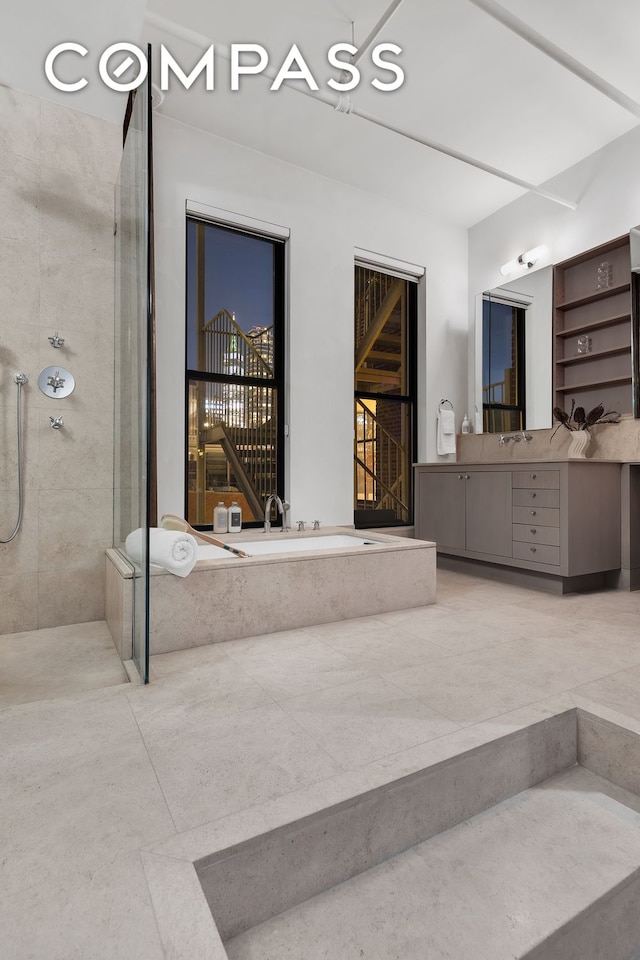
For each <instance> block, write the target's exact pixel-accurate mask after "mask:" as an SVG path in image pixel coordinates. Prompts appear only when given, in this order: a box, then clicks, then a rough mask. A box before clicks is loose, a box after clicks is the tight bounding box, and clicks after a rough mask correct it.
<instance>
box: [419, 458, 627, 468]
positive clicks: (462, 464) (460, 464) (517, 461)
mask: <svg viewBox="0 0 640 960" xmlns="http://www.w3.org/2000/svg"><path fill="white" fill-rule="evenodd" d="M636 462H638V461H633V460H632V461H629V460H606V459H605V458H604V457H599V458H598V459H597V460H592V459H591V458H590V457H586V458H585V457H527V458H526V459H524V458H523V457H511V458H510V459H508V460H451V461H449V462H448V463H440V462H438V463H414V467H441V468H442V469H443V470H446V469H449V470H464V469H466V468H467V467H493V466H495V467H504V466H510V467H525V468H526V467H528V466H531V465H535V466H541V465H543V464H547V465H548V466H550V467H551V466H553V465H554V464H557V463H619V464H623V463H636Z"/></svg>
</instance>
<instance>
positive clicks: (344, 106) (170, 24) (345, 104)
mask: <svg viewBox="0 0 640 960" xmlns="http://www.w3.org/2000/svg"><path fill="white" fill-rule="evenodd" d="M471 2H472V3H473V2H476V0H471ZM478 2H480V0H478ZM387 12H388V11H387ZM392 12H395V11H392ZM145 23H147V24H148V25H149V26H150V27H153V28H155V29H156V30H160V31H162V32H164V33H168V34H169V35H170V36H174V37H177V38H179V39H181V40H185V41H186V42H187V43H192V44H194V45H195V46H197V47H201V48H202V47H204V48H206V47H208V46H210V45H211V44H212V43H213V42H214V41H213V40H211V38H210V37H205V36H204V35H203V34H201V33H196V31H195V30H190V29H188V28H187V27H183V26H182V25H181V24H179V23H176V22H175V21H173V20H168V19H167V18H166V17H161V16H160V15H159V14H157V13H153V12H152V11H151V10H149V11H147V13H146V16H145ZM365 42H366V41H365ZM215 49H216V56H221V57H222V58H223V59H224V60H230V59H231V50H230V48H229V47H228V46H227V45H225V44H221V43H216V44H215ZM261 75H262V76H264V77H267V78H269V79H271V80H273V79H275V77H276V75H277V71H276V69H275V68H274V67H271V66H267V67H265V69H264V70H263V71H262V74H261ZM289 89H290V90H292V91H293V92H294V93H301V94H302V95H303V96H305V97H311V98H312V99H313V100H320V101H322V102H323V103H326V104H328V106H330V107H332V108H333V109H334V110H336V111H337V112H339V113H350V114H352V115H354V116H356V117H360V119H362V120H366V121H367V122H368V123H374V124H375V125H376V126H378V127H383V128H384V129H385V130H389V131H390V132H391V133H395V134H397V135H398V136H399V137H405V138H406V139H407V140H413V141H414V143H420V144H422V145H423V146H424V147H429V149H430V150H435V151H437V152H438V153H443V154H445V156H447V157H452V159H454V160H459V161H460V162H461V163H466V164H467V165H468V166H471V167H475V168H476V170H482V171H483V172H484V173H488V174H490V175H491V176H492V177H497V178H498V179H499V180H506V182H507V183H513V184H514V185H515V186H517V187H521V188H522V189H523V190H528V191H530V192H531V193H536V194H537V195H538V196H540V197H545V198H546V199H547V200H552V201H553V202H554V203H558V204H560V206H563V207H568V208H569V210H577V209H578V204H577V203H574V202H573V200H567V199H566V198H564V197H560V196H558V194H556V193H552V192H551V191H549V190H545V189H544V188H543V187H538V186H536V185H535V184H533V183H528V182H527V181H526V180H521V179H520V178H519V177H513V176H511V174H509V173H505V171H504V170H499V169H498V168H497V167H492V166H490V165H489V164H488V163H483V162H482V161H481V160H475V159H474V158H473V157H470V156H468V155H467V154H465V153H461V152H460V151H459V150H454V149H452V148H451V147H447V146H445V145H444V144H442V143H438V142H437V141H436V140H429V139H427V138H426V137H419V136H417V134H413V133H407V131H405V130H400V129H398V128H397V127H394V126H392V125H391V124H390V123H385V122H384V121H383V120H379V119H378V118H377V117H373V116H371V114H368V113H365V112H364V111H362V110H357V109H356V108H355V107H354V106H353V103H352V100H351V98H350V97H349V96H344V95H342V96H336V94H335V93H329V92H328V91H326V90H323V89H320V90H311V89H310V88H309V87H305V86H303V85H301V86H296V87H289Z"/></svg>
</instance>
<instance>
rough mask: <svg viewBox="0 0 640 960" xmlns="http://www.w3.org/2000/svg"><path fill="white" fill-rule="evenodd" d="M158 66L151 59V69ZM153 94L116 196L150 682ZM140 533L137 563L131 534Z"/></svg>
mask: <svg viewBox="0 0 640 960" xmlns="http://www.w3.org/2000/svg"><path fill="white" fill-rule="evenodd" d="M150 69H151V64H149V72H150ZM151 202H152V189H151V98H150V88H149V81H148V80H147V81H145V83H144V84H143V85H142V86H140V87H139V88H138V89H137V90H136V92H135V95H134V96H133V98H132V101H131V103H130V117H129V123H128V128H127V131H126V134H125V140H124V147H123V154H122V161H121V164H120V171H119V174H118V180H117V183H116V195H115V221H116V222H115V365H114V366H115V377H114V397H115V403H114V491H113V492H114V498H113V502H114V513H113V545H114V547H117V548H119V549H120V551H121V553H122V555H123V557H124V559H125V560H126V562H127V564H128V565H129V566H130V568H131V580H132V585H133V589H132V607H133V609H132V649H131V658H132V659H133V661H134V663H135V665H136V667H137V670H138V672H139V674H140V678H141V680H142V681H143V682H144V683H147V682H148V680H149V513H150V446H151V429H150V422H151V370H152V342H153V341H152V320H153V313H152V308H153V301H152V292H153V291H152V257H151V252H152V246H151V241H152V237H151V230H152V217H151ZM133 531H136V540H137V543H138V547H139V553H138V554H137V557H136V560H135V561H132V560H131V559H130V558H129V557H128V556H126V554H125V553H124V545H125V540H126V538H127V536H128V535H129V534H131V533H132V532H133Z"/></svg>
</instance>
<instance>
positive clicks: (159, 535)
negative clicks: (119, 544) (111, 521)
mask: <svg viewBox="0 0 640 960" xmlns="http://www.w3.org/2000/svg"><path fill="white" fill-rule="evenodd" d="M143 545H144V530H143V529H142V528H140V529H138V530H134V531H133V533H130V534H129V536H128V537H127V539H126V540H125V543H124V549H125V552H126V553H127V555H128V556H129V557H131V559H132V560H134V561H135V562H136V563H142V553H143ZM197 559H198V544H197V542H196V539H195V537H192V536H191V534H190V533H182V532H181V531H180V530H163V529H161V528H160V527H151V528H150V529H149V563H150V564H152V565H153V566H155V567H162V569H163V570H168V571H169V573H174V574H175V575H176V577H187V576H188V575H189V574H190V573H191V571H192V570H193V568H194V567H195V565H196V561H197Z"/></svg>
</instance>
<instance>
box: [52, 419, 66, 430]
mask: <svg viewBox="0 0 640 960" xmlns="http://www.w3.org/2000/svg"><path fill="white" fill-rule="evenodd" d="M49 420H50V421H51V427H52V428H53V429H54V430H59V429H60V428H61V427H63V426H64V420H63V419H62V417H49Z"/></svg>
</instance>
